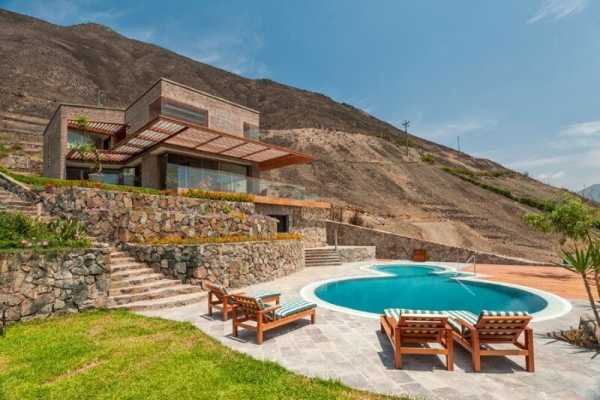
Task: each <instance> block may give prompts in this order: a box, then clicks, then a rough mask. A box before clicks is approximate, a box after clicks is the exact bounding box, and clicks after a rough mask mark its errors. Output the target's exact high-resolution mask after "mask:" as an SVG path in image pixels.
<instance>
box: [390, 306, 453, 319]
mask: <svg viewBox="0 0 600 400" xmlns="http://www.w3.org/2000/svg"><path fill="white" fill-rule="evenodd" d="M383 313H384V314H385V316H386V317H388V318H394V319H395V320H396V321H400V315H402V314H416V315H419V314H423V315H445V314H444V311H433V310H411V309H408V308H386V309H385V310H383Z"/></svg>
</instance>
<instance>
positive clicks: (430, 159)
mask: <svg viewBox="0 0 600 400" xmlns="http://www.w3.org/2000/svg"><path fill="white" fill-rule="evenodd" d="M421 161H423V162H424V163H427V164H433V162H434V160H433V156H432V155H431V154H429V153H425V154H421Z"/></svg>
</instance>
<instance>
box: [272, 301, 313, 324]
mask: <svg viewBox="0 0 600 400" xmlns="http://www.w3.org/2000/svg"><path fill="white" fill-rule="evenodd" d="M316 307H317V305H316V304H315V303H311V302H309V301H306V300H302V299H297V300H291V301H288V302H286V303H283V304H282V305H281V306H280V307H279V308H278V309H276V310H275V319H277V318H285V317H289V316H290V315H294V314H297V313H299V312H302V311H306V310H310V309H311V308H316Z"/></svg>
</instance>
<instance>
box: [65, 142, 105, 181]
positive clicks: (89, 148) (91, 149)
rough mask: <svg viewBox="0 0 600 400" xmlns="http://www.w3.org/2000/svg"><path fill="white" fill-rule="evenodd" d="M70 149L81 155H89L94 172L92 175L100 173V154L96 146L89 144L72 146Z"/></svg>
mask: <svg viewBox="0 0 600 400" xmlns="http://www.w3.org/2000/svg"><path fill="white" fill-rule="evenodd" d="M70 147H71V149H73V150H75V151H77V152H79V153H81V154H82V155H86V154H90V155H92V156H93V157H94V170H93V171H92V173H93V174H100V173H102V160H101V159H100V153H99V152H98V149H97V148H96V146H94V145H93V144H91V143H82V144H73V145H71V146H70Z"/></svg>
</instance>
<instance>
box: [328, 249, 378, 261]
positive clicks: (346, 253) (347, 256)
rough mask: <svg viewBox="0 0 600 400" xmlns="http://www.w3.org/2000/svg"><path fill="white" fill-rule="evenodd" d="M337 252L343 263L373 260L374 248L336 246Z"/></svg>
mask: <svg viewBox="0 0 600 400" xmlns="http://www.w3.org/2000/svg"><path fill="white" fill-rule="evenodd" d="M337 252H338V255H339V257H340V260H341V261H342V262H344V263H347V262H356V261H370V260H374V259H375V246H338V247H337Z"/></svg>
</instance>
